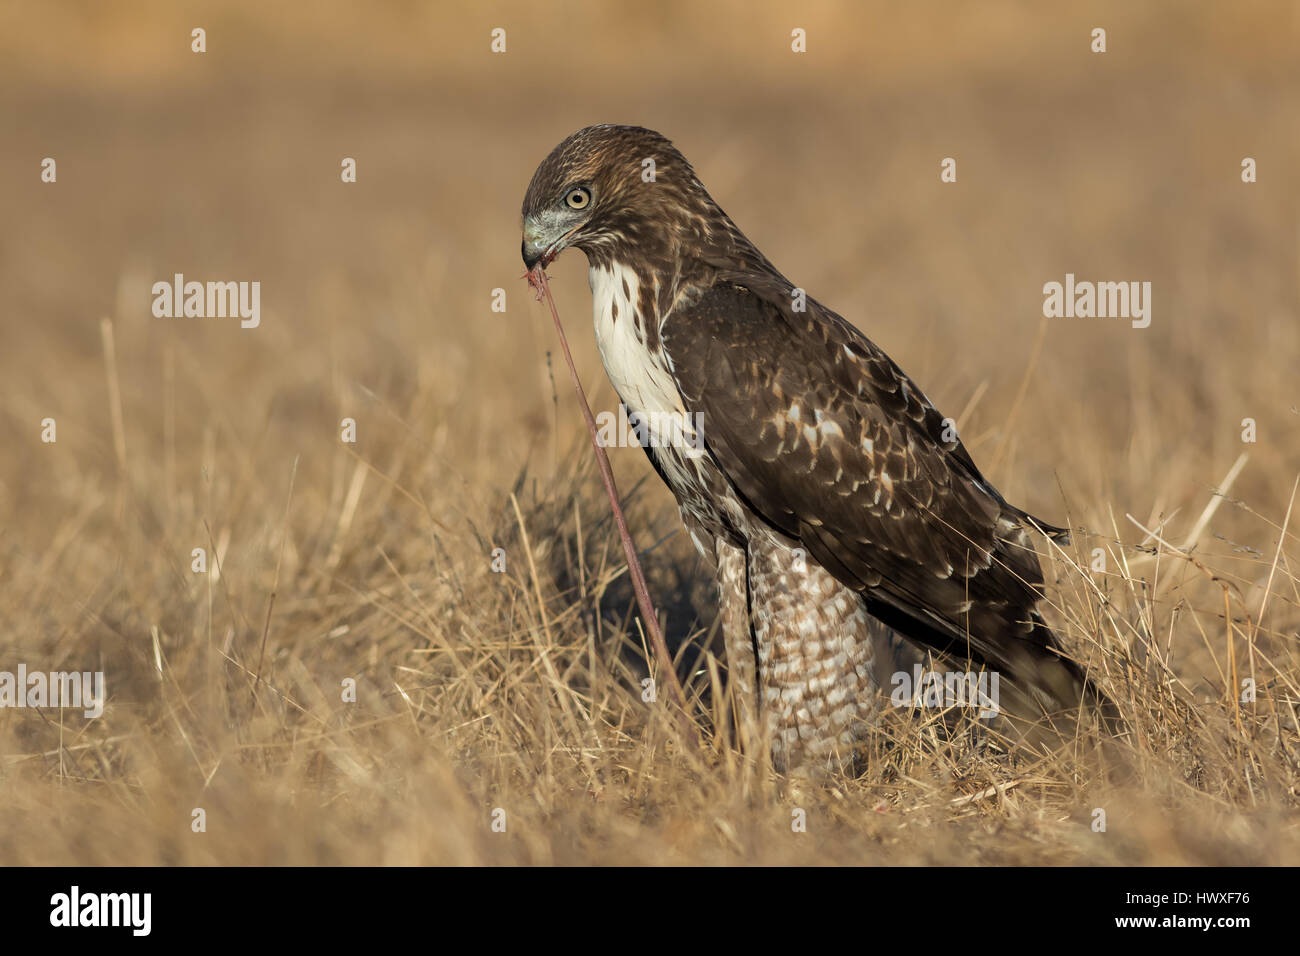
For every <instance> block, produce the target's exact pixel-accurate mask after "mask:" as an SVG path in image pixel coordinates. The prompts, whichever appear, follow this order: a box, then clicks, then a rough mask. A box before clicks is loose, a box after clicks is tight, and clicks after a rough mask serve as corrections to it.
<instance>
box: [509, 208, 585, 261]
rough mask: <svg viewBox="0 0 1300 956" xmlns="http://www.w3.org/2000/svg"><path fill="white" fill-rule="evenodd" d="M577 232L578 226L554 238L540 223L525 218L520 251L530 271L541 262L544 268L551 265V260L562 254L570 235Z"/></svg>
mask: <svg viewBox="0 0 1300 956" xmlns="http://www.w3.org/2000/svg"><path fill="white" fill-rule="evenodd" d="M575 232H577V227H576V226H575V227H574V228H573V229H570V230H569V231H568V232H566V233H565V234H564V235H562V236H560V237H559V238H557V239H552V238H551V237H550V236H549V235H547V233H546V230H545V229H544V228H543V227H542V225H541V224H540V223H537V222H535V221H533V220H531V219H525V220H524V241H523V243H522V244H521V245H520V248H519V252H520V255H522V256H523V259H524V265H525V266H526V267H527V268H528V271H529V272H531V271H532V270H533V269H534V268H536V267H537V266H538V264H539V263H540V265H541V267H542V268H543V269H545V268H546V267H547V266H548V265H550V264H551V260H553V259H554V258H555V257H556V256H558V255H559V254H560V252H561V251H562V250H563V249H564V246H565V243H566V242H567V241H568V239H569V237H570V236H572V235H573V234H574V233H575Z"/></svg>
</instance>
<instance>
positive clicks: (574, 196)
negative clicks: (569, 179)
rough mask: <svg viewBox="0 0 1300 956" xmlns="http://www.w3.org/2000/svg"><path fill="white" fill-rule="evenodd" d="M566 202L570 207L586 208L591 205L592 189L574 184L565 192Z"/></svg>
mask: <svg viewBox="0 0 1300 956" xmlns="http://www.w3.org/2000/svg"><path fill="white" fill-rule="evenodd" d="M564 204H565V205H566V206H568V207H569V208H570V209H586V208H587V207H588V206H590V205H591V191H590V190H589V189H587V188H586V187H585V186H574V187H573V188H572V189H570V190H569V191H568V192H567V193H565V194H564Z"/></svg>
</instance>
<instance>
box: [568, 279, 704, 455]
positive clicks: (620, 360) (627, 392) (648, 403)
mask: <svg viewBox="0 0 1300 956" xmlns="http://www.w3.org/2000/svg"><path fill="white" fill-rule="evenodd" d="M587 281H588V282H589V283H590V285H591V301H592V318H593V321H594V323H595V326H596V345H597V347H598V348H599V349H600V359H601V362H602V363H604V366H605V374H606V375H608V376H609V380H610V382H611V384H613V386H614V389H615V391H617V392H618V395H619V398H620V399H622V401H623V404H624V405H625V406H627V410H628V414H629V415H631V414H632V413H633V412H637V413H639V414H641V415H643V416H648V417H649V419H650V420H651V421H653V422H655V423H656V424H657V426H658V427H660V428H661V429H663V431H662V433H661V434H660V435H659V437H658V441H659V442H660V443H661V444H669V445H671V446H673V447H675V448H685V447H688V443H687V442H686V441H685V439H684V437H683V434H682V426H683V424H684V423H685V405H684V404H683V403H682V396H681V393H680V392H678V390H677V383H676V382H674V381H673V376H672V374H671V372H669V370H668V369H667V368H665V367H664V366H663V365H661V364H660V360H659V359H656V357H655V356H653V355H652V354H651V353H650V351H649V350H648V349H647V348H646V346H645V341H644V340H643V338H642V337H641V335H640V334H639V332H638V322H637V321H636V315H635V311H636V307H637V300H638V296H639V291H640V288H639V283H638V281H637V276H636V272H635V271H633V270H632V269H629V268H628V267H626V266H623V265H620V264H619V263H613V264H612V265H611V266H610V267H609V268H604V267H596V266H593V267H592V268H591V269H590V270H588V273H587ZM625 283H626V285H627V291H628V294H627V295H624V293H623V286H624V284H625ZM615 305H617V306H618V317H617V318H615V317H614V306H615ZM644 322H645V320H644V319H643V320H642V322H641V323H640V324H641V325H644ZM665 360H666V359H665ZM673 457H676V456H673ZM661 460H662V459H661Z"/></svg>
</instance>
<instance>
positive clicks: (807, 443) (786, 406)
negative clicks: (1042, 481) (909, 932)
mask: <svg viewBox="0 0 1300 956" xmlns="http://www.w3.org/2000/svg"><path fill="white" fill-rule="evenodd" d="M762 283H767V284H768V285H769V286H770V287H769V288H763V287H762ZM782 285H783V283H780V282H776V281H775V280H774V279H772V278H769V277H766V276H762V277H756V281H754V282H753V283H747V284H742V283H741V281H738V280H736V279H734V278H733V279H730V280H727V281H719V282H717V283H716V284H715V285H713V286H712V287H710V288H709V289H707V290H706V291H705V292H704V293H703V294H702V295H701V296H699V297H697V298H695V299H693V300H691V301H690V302H689V304H679V305H678V307H677V308H676V309H674V310H673V312H672V313H671V314H670V315H669V317H668V319H667V321H666V322H665V323H664V326H663V329H662V336H663V345H664V348H665V351H666V352H667V354H668V356H669V357H670V359H671V361H672V363H673V371H674V375H675V376H676V380H677V384H678V387H679V389H680V390H681V394H682V397H683V399H684V400H685V403H686V408H687V411H689V412H693V413H698V414H699V415H700V416H701V418H700V427H701V429H702V430H703V436H704V441H705V444H706V445H707V447H708V449H709V452H710V453H711V454H712V456H713V457H714V458H715V459H716V461H717V462H718V464H719V466H720V467H721V469H722V470H723V471H724V472H725V473H726V475H727V476H728V477H729V478H730V480H731V482H732V484H733V485H734V487H735V488H736V490H737V492H738V493H739V494H740V495H741V496H742V497H743V498H744V499H745V501H746V502H747V503H748V504H749V505H750V506H751V507H752V509H753V510H754V511H755V512H756V513H757V514H759V515H760V516H761V517H762V518H763V519H765V520H766V521H768V522H769V523H770V524H772V525H773V526H775V527H776V528H778V529H780V530H781V531H782V532H784V533H785V534H787V535H790V536H791V537H794V538H796V539H798V540H799V541H800V542H802V544H803V545H804V546H805V547H806V548H807V549H808V552H809V554H810V555H811V556H813V557H814V558H815V559H816V560H817V561H818V562H819V563H820V564H821V565H822V566H823V567H825V568H826V569H827V570H828V571H830V572H831V573H832V574H834V575H835V577H836V578H838V579H839V580H840V581H841V582H843V583H844V584H846V585H848V586H850V587H853V588H855V589H857V590H858V591H860V592H862V593H863V595H864V596H865V598H866V600H867V602H868V607H869V609H870V610H871V611H872V613H874V614H875V615H876V616H877V617H879V618H880V619H881V620H883V621H885V623H887V624H889V625H891V626H892V627H894V628H895V629H897V630H898V631H900V632H901V633H903V634H904V635H905V636H907V637H909V638H910V639H912V640H913V641H916V642H917V643H919V644H921V645H924V646H927V647H930V648H932V649H934V650H936V651H938V652H940V653H943V654H948V655H952V656H956V657H959V658H967V657H970V658H974V659H975V660H977V661H980V662H982V663H984V664H986V665H987V666H989V667H992V668H994V669H997V670H1000V671H1002V672H1003V674H1004V676H1006V677H1008V678H1010V679H1011V680H1013V681H1019V682H1020V683H1021V685H1022V686H1023V687H1025V688H1026V689H1029V690H1031V691H1032V692H1033V694H1034V697H1035V698H1036V699H1037V700H1038V701H1039V703H1040V704H1041V705H1042V707H1043V708H1044V709H1045V710H1047V711H1049V712H1051V711H1055V710H1058V709H1061V708H1065V707H1070V706H1077V705H1078V704H1079V702H1080V699H1081V697H1082V696H1083V695H1084V689H1085V686H1086V682H1085V681H1084V680H1083V678H1082V675H1081V674H1080V673H1079V671H1078V668H1077V667H1075V666H1074V665H1073V664H1071V663H1069V662H1065V661H1063V660H1062V659H1061V658H1060V657H1059V656H1058V655H1057V654H1056V653H1055V649H1056V646H1057V645H1056V641H1055V638H1054V636H1053V635H1052V632H1051V631H1050V630H1049V629H1048V628H1047V627H1046V625H1044V624H1043V622H1042V619H1041V618H1040V617H1039V616H1038V614H1037V613H1036V612H1035V610H1034V608H1035V605H1036V604H1037V603H1038V601H1039V600H1040V599H1041V596H1042V595H1041V591H1040V588H1041V584H1042V575H1041V571H1040V570H1039V566H1038V561H1037V557H1036V555H1035V554H1034V552H1033V550H1032V549H1031V548H1030V545H1029V540H1028V538H1027V536H1026V534H1025V532H1024V530H1023V528H1022V527H1021V523H1020V522H1021V520H1022V519H1024V518H1025V517H1026V516H1025V515H1024V513H1023V512H1020V511H1018V510H1017V509H1015V508H1013V507H1011V506H1010V505H1008V504H1007V503H1006V502H1005V501H1003V499H1002V497H1001V496H1000V495H999V494H998V493H997V491H996V490H994V489H993V487H992V486H991V485H990V484H989V483H988V482H987V481H985V480H984V478H983V477H982V476H981V475H980V473H979V471H978V469H977V468H976V467H975V464H974V462H973V461H972V460H971V458H970V455H969V454H968V453H967V452H966V449H965V448H964V447H963V446H962V444H961V442H960V440H959V439H957V437H956V436H955V435H953V434H948V435H945V434H944V429H945V423H944V419H943V417H942V416H941V415H940V414H939V412H937V411H936V410H935V409H934V407H933V406H932V405H931V404H930V402H929V401H928V400H927V399H926V397H925V396H924V394H922V393H921V391H920V390H919V389H918V388H917V387H916V386H915V385H914V384H912V382H911V381H910V380H908V378H907V377H906V376H905V375H904V374H903V373H902V371H901V370H900V369H899V368H898V367H897V366H896V365H895V364H894V363H893V362H892V361H891V360H890V359H889V357H888V356H887V355H885V354H884V352H882V351H881V350H880V349H878V348H877V347H876V346H875V345H874V344H873V343H872V342H871V341H870V340H868V339H867V338H866V337H865V336H863V335H862V334H861V333H860V332H858V331H857V330H856V329H854V328H853V327H852V326H851V325H849V324H848V323H847V322H845V321H844V320H843V319H842V318H840V317H839V316H838V315H835V314H834V313H833V312H830V311H829V310H827V309H824V308H823V307H821V306H820V305H818V304H817V303H815V302H813V301H812V300H808V302H807V310H806V311H804V312H796V311H794V310H793V308H792V306H791V304H790V302H791V299H790V296H789V288H788V286H787V287H784V289H783V288H782ZM753 287H759V288H760V289H761V293H760V292H755V291H754V288H753ZM945 438H950V439H951V440H948V441H945ZM1045 529H1046V530H1050V531H1058V530H1059V529H1053V528H1050V526H1045Z"/></svg>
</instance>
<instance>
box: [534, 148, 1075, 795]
mask: <svg viewBox="0 0 1300 956" xmlns="http://www.w3.org/2000/svg"><path fill="white" fill-rule="evenodd" d="M646 160H653V178H650V177H648V176H646V175H645V173H646V170H647V169H649V168H650V166H649V164H647V163H646ZM523 215H524V245H523V257H524V260H525V263H526V264H527V265H528V266H529V267H530V268H531V267H533V266H534V265H536V264H537V263H538V262H541V263H542V264H543V265H545V264H546V263H548V262H549V261H550V260H551V259H553V258H554V257H555V255H557V254H558V253H559V252H560V251H561V250H562V249H564V248H567V247H569V246H575V247H577V248H580V249H582V250H583V251H584V252H585V253H586V254H587V258H588V262H589V266H590V273H589V275H590V282H591V288H592V298H593V306H594V319H595V326H596V340H597V344H598V346H599V348H600V352H601V357H602V360H603V362H604V365H605V369H606V371H607V373H608V374H609V377H610V380H611V382H612V383H613V385H614V387H615V389H616V390H617V391H618V393H619V396H620V398H621V399H622V401H623V403H624V404H625V405H626V406H627V407H628V411H629V414H631V413H633V412H636V413H643V414H644V413H652V414H656V415H658V416H659V420H661V421H665V420H666V421H668V422H669V424H668V426H667V429H668V431H669V432H670V434H669V435H668V436H667V437H668V438H669V439H671V440H669V441H664V440H662V438H661V440H660V441H659V442H658V445H657V447H652V448H647V453H648V454H649V455H650V459H651V461H652V462H653V464H654V465H655V468H656V469H657V470H658V472H659V474H660V475H661V476H662V477H663V479H664V481H665V482H666V483H667V484H668V486H669V488H671V489H672V492H673V494H674V495H675V496H676V498H677V502H678V505H679V507H680V510H681V513H682V518H683V520H684V522H685V523H686V526H687V528H688V530H689V531H690V533H691V536H692V538H693V539H694V541H695V543H696V546H697V547H698V548H699V549H700V550H701V551H702V552H703V553H704V554H705V555H706V556H708V557H709V558H710V559H711V561H712V562H713V563H714V565H715V567H716V568H717V576H718V586H719V592H720V596H721V602H722V603H721V612H722V630H723V635H724V641H725V645H726V653H727V658H728V665H729V670H730V675H731V681H732V686H733V688H734V696H735V700H736V703H737V707H738V711H739V721H738V723H739V725H740V729H741V737H742V741H744V744H743V745H745V746H748V747H751V748H753V747H756V746H761V745H763V742H766V743H767V744H768V745H770V747H771V752H772V755H773V757H774V761H775V763H776V765H777V766H778V767H779V768H781V769H784V770H787V771H789V772H791V773H800V774H815V773H818V772H820V771H822V770H824V769H826V768H828V767H830V768H834V767H839V768H844V767H847V766H849V762H850V761H851V759H852V754H853V750H854V746H855V743H856V742H857V741H859V740H860V739H861V737H862V734H863V729H864V727H865V726H867V725H868V724H869V721H870V719H871V716H872V713H873V711H874V710H875V708H876V707H878V706H879V700H878V695H877V694H876V690H877V677H876V665H877V664H879V663H880V662H879V661H877V660H875V659H874V658H875V656H876V655H877V654H878V653H879V654H882V655H883V654H884V653H886V652H887V650H888V641H887V639H888V637H889V632H890V630H891V629H892V630H893V631H895V632H897V633H898V634H901V635H902V636H903V637H904V638H906V639H907V641H909V642H911V643H912V644H914V645H915V646H917V647H920V648H924V649H927V650H930V651H932V652H935V653H937V654H939V655H942V656H943V657H945V658H947V659H949V660H952V661H954V662H956V663H957V664H959V665H964V662H966V661H973V662H975V667H977V668H978V667H985V668H989V669H993V670H996V671H998V672H999V673H1000V674H1001V676H1002V678H1003V680H1004V682H1007V683H1004V685H1003V687H1004V690H1003V697H1004V698H1007V697H1008V693H1009V696H1010V700H1009V702H1008V700H1005V699H1004V701H1003V706H1004V709H1006V710H1008V711H1010V712H1012V713H1014V714H1016V715H1017V716H1020V717H1021V718H1023V719H1036V718H1039V717H1041V716H1044V715H1052V714H1058V713H1060V712H1062V711H1068V710H1070V709H1072V708H1077V707H1078V706H1079V705H1080V704H1081V703H1082V702H1085V701H1086V700H1087V699H1089V698H1092V699H1096V698H1097V694H1096V691H1095V689H1094V688H1093V687H1092V685H1091V684H1090V682H1089V681H1087V680H1086V679H1085V678H1084V676H1083V675H1082V674H1081V672H1080V671H1079V669H1078V667H1077V666H1076V665H1074V664H1073V663H1072V662H1070V661H1069V660H1067V659H1065V658H1063V657H1061V656H1060V654H1059V645H1058V642H1057V641H1056V639H1055V637H1054V635H1053V634H1052V632H1051V631H1050V630H1049V629H1048V627H1047V626H1046V624H1045V623H1044V622H1043V620H1042V618H1041V617H1040V616H1039V614H1038V613H1037V611H1036V606H1037V605H1038V603H1039V601H1040V600H1041V599H1042V593H1041V586H1042V574H1041V571H1040V569H1039V566H1038V560H1037V556H1036V554H1035V552H1034V550H1033V548H1032V547H1031V545H1030V541H1029V538H1028V536H1027V534H1026V532H1025V529H1024V524H1025V522H1027V521H1031V520H1032V519H1030V518H1029V516H1028V515H1026V514H1025V513H1024V512H1023V511H1020V510H1019V509H1017V508H1015V507H1013V506H1011V505H1009V504H1008V503H1007V502H1006V501H1004V500H1003V498H1002V496H1001V495H999V494H998V492H997V491H996V490H995V489H994V488H993V487H992V486H991V485H990V484H989V483H988V482H987V481H986V480H985V479H984V477H983V476H982V475H981V474H980V472H979V469H978V468H976V466H975V464H974V462H973V461H972V460H971V457H970V455H969V454H968V453H967V451H966V449H965V447H964V446H963V445H962V443H961V441H960V439H959V438H958V437H957V436H956V435H955V434H953V432H952V430H951V428H946V427H945V421H944V418H943V416H942V415H941V414H940V413H939V412H938V411H937V410H936V409H935V408H934V406H933V405H932V404H931V403H930V402H929V400H928V399H927V398H926V397H925V395H924V394H923V393H922V392H921V390H920V389H919V388H917V387H916V385H915V384H914V383H913V382H912V381H911V380H910V379H908V377H907V376H906V375H904V374H903V372H902V371H901V370H900V369H899V368H898V366H897V365H895V364H894V362H893V361H892V360H891V359H890V358H889V357H888V356H887V355H885V353H884V352H882V351H881V350H880V349H879V348H877V347H876V346H875V345H874V344H873V343H872V342H871V341H870V340H868V339H867V338H866V337H865V336H864V335H863V334H862V333H861V332H859V331H858V330H857V329H856V328H854V327H853V326H852V325H850V324H849V323H848V322H846V321H845V320H844V319H842V318H841V317H840V316H838V315H836V314H835V313H834V312H832V311H831V310H829V309H827V308H825V307H824V306H822V305H821V304H820V303H818V302H816V301H815V300H813V299H811V298H806V299H805V298H804V297H803V296H802V293H801V290H796V289H795V287H794V285H793V284H792V283H791V282H789V281H788V280H787V279H786V278H785V277H784V276H783V275H781V273H780V272H778V271H777V270H776V268H775V267H774V266H773V265H772V264H771V263H770V262H768V260H767V259H766V258H765V257H764V256H763V255H762V253H760V252H759V251H758V250H757V249H756V248H755V247H754V245H753V244H752V243H750V241H749V240H748V239H747V238H745V236H744V234H743V233H741V232H740V230H739V229H738V228H737V227H736V225H735V224H734V223H733V222H732V221H731V219H730V218H729V217H728V216H727V215H726V214H725V213H724V212H723V211H722V209H721V208H719V206H718V205H717V203H715V202H714V201H713V199H712V198H711V197H710V196H709V194H708V192H707V191H706V190H705V189H704V187H703V186H702V185H701V184H700V182H699V180H698V179H697V178H696V176H695V173H694V171H693V170H692V169H691V167H690V165H689V164H688V163H687V162H686V160H685V158H684V157H682V155H681V154H680V153H679V152H678V151H677V150H676V149H675V148H674V147H673V146H672V144H671V143H669V142H668V140H666V139H665V138H664V137H662V136H660V135H659V134H658V133H655V132H653V131H650V130H646V129H641V128H638V127H626V126H594V127H589V128H587V129H584V130H581V131H579V132H577V133H574V134H573V135H572V136H570V137H569V138H568V139H566V140H565V141H564V142H562V143H561V144H560V145H559V146H557V147H556V148H555V150H554V151H553V152H552V153H551V155H550V156H548V157H547V159H546V160H545V161H544V162H543V163H542V164H541V166H539V167H538V169H537V171H536V173H535V174H534V176H533V179H532V182H531V184H530V185H529V187H528V192H527V195H526V197H525V199H524V206H523ZM674 416H675V417H674ZM949 424H950V423H949ZM701 440H702V441H701ZM692 448H702V450H703V454H689V453H688V452H689V451H690V449H692ZM1034 524H1036V525H1037V527H1038V528H1039V529H1041V530H1042V531H1044V532H1046V533H1049V534H1054V535H1061V534H1063V533H1064V532H1063V531H1062V530H1061V529H1059V528H1054V527H1052V526H1050V525H1046V524H1044V523H1042V522H1034ZM756 734H757V735H759V736H755V735H756Z"/></svg>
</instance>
